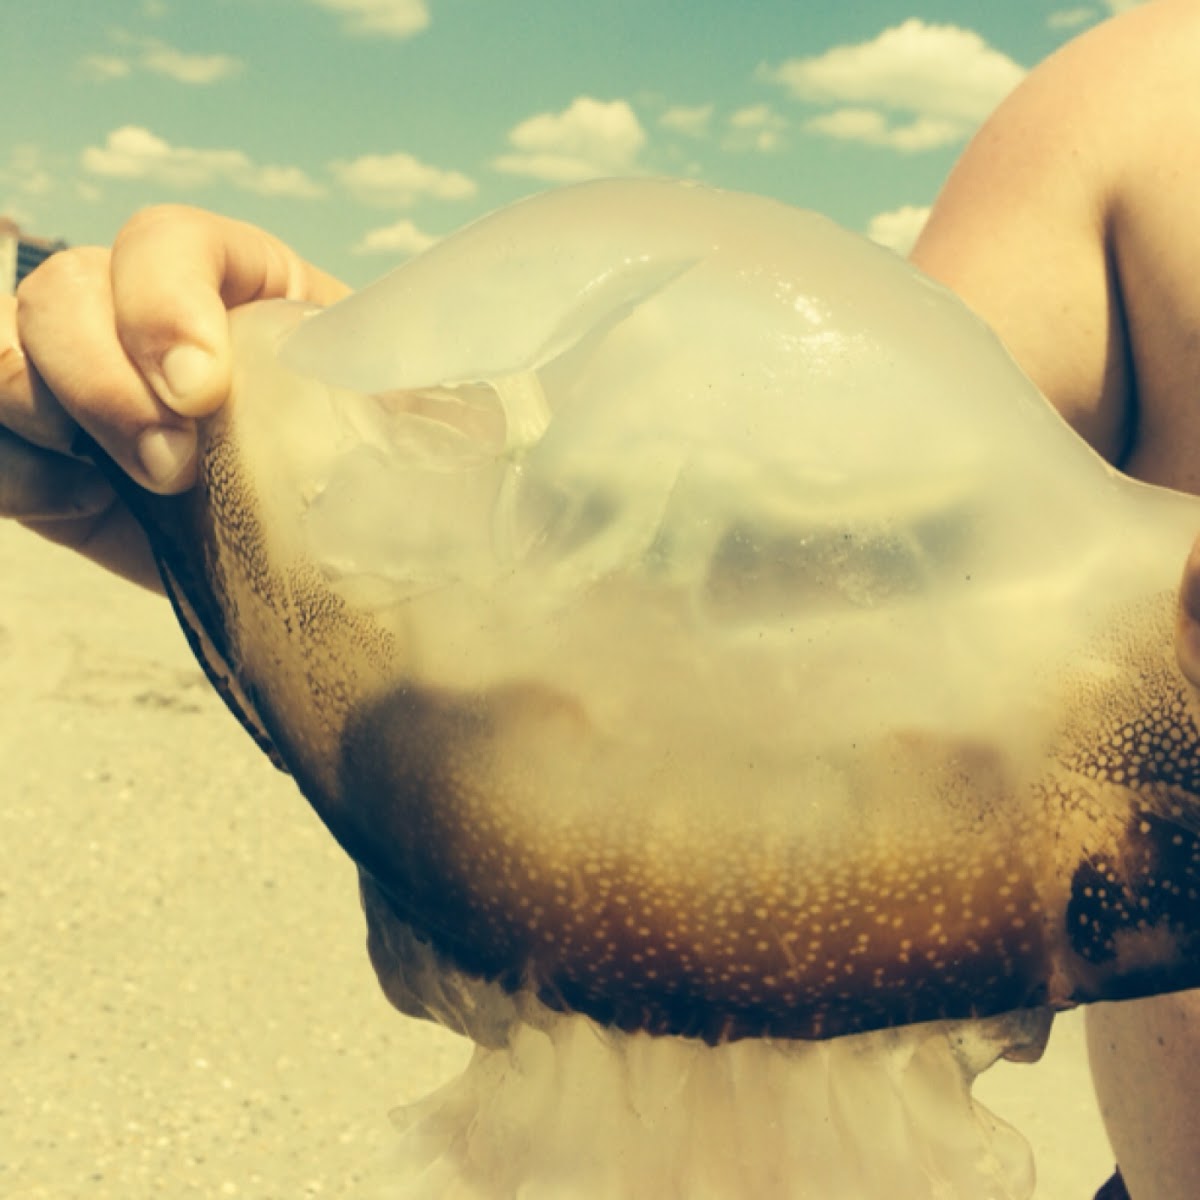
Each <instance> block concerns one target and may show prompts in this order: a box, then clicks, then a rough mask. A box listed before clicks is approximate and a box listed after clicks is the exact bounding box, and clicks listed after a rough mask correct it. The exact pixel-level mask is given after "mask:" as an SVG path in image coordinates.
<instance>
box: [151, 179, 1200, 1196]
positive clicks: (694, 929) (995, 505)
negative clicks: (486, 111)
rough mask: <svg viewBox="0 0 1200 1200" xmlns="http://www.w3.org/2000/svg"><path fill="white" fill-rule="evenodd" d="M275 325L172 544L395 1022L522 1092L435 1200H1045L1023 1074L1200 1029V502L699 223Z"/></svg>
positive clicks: (636, 218)
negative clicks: (977, 1096)
mask: <svg viewBox="0 0 1200 1200" xmlns="http://www.w3.org/2000/svg"><path fill="white" fill-rule="evenodd" d="M232 320H233V325H234V333H235V350H236V367H235V377H234V387H233V395H232V397H231V400H230V402H229V404H228V405H226V407H225V408H224V409H223V410H222V412H221V413H220V414H218V415H217V416H216V417H215V418H214V419H212V420H211V421H209V422H206V423H205V424H204V426H203V428H202V430H201V483H200V485H199V487H198V488H197V489H195V490H194V491H193V492H191V493H189V494H188V495H187V496H184V497H177V498H169V499H165V498H155V497H145V496H134V497H132V498H131V502H132V503H133V504H134V505H135V508H136V511H137V513H138V515H139V516H140V518H141V519H142V521H143V523H144V524H145V525H146V527H147V530H148V532H149V534H150V537H151V541H152V543H153V544H154V546H155V549H156V553H157V555H158V558H159V561H160V565H161V567H162V571H163V576H164V580H165V582H166V585H167V588H168V591H169V593H170V594H171V596H172V599H173V601H174V603H175V604H176V608H177V611H178V612H179V615H180V617H181V620H182V623H183V624H184V626H185V629H186V630H187V631H188V633H189V637H190V638H191V639H192V643H193V647H194V648H195V649H196V651H197V653H198V655H199V656H200V658H201V660H202V661H203V662H204V664H205V666H206V668H207V669H208V671H209V674H210V677H211V678H212V679H213V681H214V683H215V684H216V685H217V686H218V688H219V689H220V690H221V691H222V693H223V694H224V695H225V697H226V699H227V700H228V701H229V703H230V705H231V707H232V708H233V709H234V710H235V712H237V713H238V715H239V716H240V717H241V719H242V720H243V723H244V724H245V725H246V726H247V728H248V729H249V730H250V731H251V732H252V733H253V734H254V735H255V736H256V738H257V739H258V740H259V743H260V745H262V746H263V747H264V749H266V750H267V751H268V752H269V753H271V754H272V756H273V757H274V758H275V759H276V761H277V762H279V763H280V764H282V765H285V766H286V767H287V769H289V770H290V771H291V772H292V774H293V775H294V776H295V778H296V780H297V782H298V784H299V786H300V788H301V790H302V791H303V792H304V794H305V795H306V796H307V798H308V799H309V801H310V802H311V803H312V804H313V806H314V807H315V808H316V810H317V811H318V813H319V814H320V815H321V817H322V818H323V820H324V821H325V822H326V824H327V825H328V827H329V829H330V830H331V832H332V833H333V835H334V836H335V837H336V838H337V839H338V840H339V842H340V843H341V844H342V845H343V846H344V847H345V849H346V850H347V851H348V852H349V854H350V855H351V856H352V857H353V858H354V860H355V861H356V863H357V864H358V866H359V868H360V873H361V877H362V881H363V897H364V907H365V910H366V914H367V920H368V929H369V950H370V953H371V958H372V962H373V963H374V965H375V968H376V971H377V973H378V975H379V978H380V981H381V983H382V985H383V988H384V990H385V992H386V993H387V995H388V997H389V998H390V999H391V1000H392V1002H393V1003H394V1004H395V1005H396V1006H397V1007H398V1008H400V1009H401V1010H402V1011H404V1012H407V1013H410V1014H413V1015H417V1016H423V1017H428V1018H431V1019H434V1020H437V1021H440V1022H442V1023H443V1024H446V1025H448V1026H449V1027H451V1028H453V1029H456V1030H458V1031H459V1032H462V1033H464V1034H466V1035H467V1036H469V1037H471V1038H472V1039H473V1040H474V1041H475V1042H476V1044H477V1046H478V1047H479V1050H478V1051H477V1053H476V1056H475V1058H474V1060H473V1063H472V1065H471V1067H470V1068H469V1069H468V1071H467V1073H466V1074H465V1075H464V1077H463V1078H462V1079H461V1080H460V1081H458V1082H456V1083H455V1084H452V1085H450V1087H449V1089H448V1090H447V1091H445V1092H444V1093H441V1094H439V1095H438V1096H436V1097H435V1098H432V1099H431V1100H430V1101H427V1102H425V1104H424V1105H422V1106H419V1107H418V1108H417V1109H416V1110H414V1111H413V1112H411V1113H410V1114H409V1115H408V1116H407V1117H406V1118H405V1119H404V1124H405V1128H406V1130H407V1133H406V1139H405V1145H406V1147H407V1150H406V1153H407V1154H408V1162H407V1166H406V1168H405V1171H406V1173H407V1174H406V1177H407V1178H408V1179H409V1183H407V1184H405V1185H403V1186H406V1187H408V1188H409V1190H408V1191H400V1192H398V1193H397V1194H404V1195H407V1194H411V1195H438V1196H451V1195H463V1196H492V1195H495V1196H507V1195H516V1194H520V1195H522V1196H534V1195H542V1194H544V1195H547V1196H556V1197H561V1196H568V1195H579V1196H609V1195H613V1196H621V1195H645V1194H654V1195H660V1194H661V1195H669V1194H681V1195H684V1194H686V1195H689V1196H699V1195H712V1196H736V1195H746V1194H753V1195H756V1196H764V1197H766V1196H781V1197H783V1196H800V1197H803V1196H820V1197H822V1200H830V1198H834V1197H839V1196H845V1197H847V1198H848V1197H852V1196H853V1197H861V1196H867V1195H873V1194H880V1195H883V1194H887V1195H888V1196H890V1197H895V1196H912V1197H917V1196H928V1195H953V1196H962V1197H967V1196H975V1195H979V1196H985V1195H986V1196H1012V1197H1016V1196H1024V1195H1028V1190H1029V1188H1030V1187H1031V1186H1032V1185H1031V1183H1030V1182H1029V1175H1028V1163H1027V1159H1026V1158H1025V1157H1024V1152H1023V1151H1022V1150H1021V1144H1020V1142H1019V1139H1016V1140H1014V1138H1013V1137H1010V1136H1009V1135H1008V1134H1006V1133H1005V1132H1004V1131H1003V1130H1002V1129H1001V1128H1000V1127H999V1126H997V1124H996V1123H995V1122H994V1120H992V1119H991V1118H990V1117H989V1116H988V1115H987V1114H985V1113H984V1112H982V1110H981V1109H980V1108H979V1107H978V1106H977V1105H976V1104H975V1103H974V1101H973V1100H972V1099H971V1097H970V1082H971V1079H972V1078H973V1077H974V1075H975V1074H977V1073H978V1071H979V1070H981V1069H983V1067H985V1066H986V1065H987V1063H988V1062H990V1061H992V1060H993V1059H994V1058H995V1057H997V1056H998V1055H999V1054H1001V1053H1010V1054H1018V1053H1026V1054H1028V1053H1034V1052H1036V1048H1037V1046H1038V1045H1039V1044H1040V1042H1041V1041H1042V1040H1043V1039H1044V1036H1045V1032H1046V1028H1047V1026H1046V1020H1045V1017H1044V1013H1045V1011H1046V1010H1048V1009H1055V1008H1062V1007H1066V1006H1069V1005H1072V1004H1076V1003H1081V1002H1086V1001H1089V1000H1094V999H1101V998H1121V997H1124V996H1132V995H1140V994H1148V993H1152V992H1156V991H1162V990H1169V989H1172V988H1182V987H1188V986H1193V985H1197V984H1200V954H1198V953H1197V950H1198V949H1200V904H1198V903H1197V891H1198V888H1200V880H1198V878H1197V876H1198V874H1200V854H1198V850H1197V846H1198V841H1197V833H1198V829H1197V826H1198V813H1200V803H1198V801H1197V798H1196V791H1197V760H1196V726H1195V716H1196V709H1195V703H1194V700H1193V698H1192V696H1191V694H1190V693H1189V692H1188V691H1187V690H1186V688H1185V687H1184V685H1183V682H1182V680H1181V678H1180V676H1179V674H1178V672H1177V670H1176V668H1175V666H1174V661H1173V658H1172V652H1171V623H1172V619H1173V605H1174V591H1175V585H1176V580H1177V573H1178V571H1179V568H1180V564H1181V563H1182V562H1183V560H1184V557H1185V555H1186V552H1187V549H1188V547H1189V546H1190V543H1191V539H1192V537H1193V535H1194V532H1195V530H1196V528H1197V527H1200V501H1196V500H1193V499H1191V498H1188V497H1183V496H1179V495H1175V494H1173V493H1167V492H1163V491H1159V490H1155V489H1151V488H1146V487H1142V486H1139V485H1136V484H1133V483H1132V482H1130V481H1129V480H1127V479H1124V478H1123V477H1121V476H1119V475H1118V474H1117V473H1115V472H1114V471H1112V470H1111V469H1109V468H1108V467H1107V466H1106V465H1105V464H1104V463H1103V462H1102V461H1101V460H1100V459H1099V458H1097V457H1096V456H1095V455H1094V454H1093V453H1092V452H1091V451H1090V450H1088V448H1087V447H1086V446H1085V445H1084V444H1083V443H1082V442H1081V441H1079V439H1078V438H1076V437H1075V435H1074V434H1073V433H1072V432H1071V431H1070V430H1069V429H1068V428H1067V427H1066V426H1065V425H1064V424H1063V423H1062V421H1061V420H1060V419H1059V418H1058V417H1057V415H1056V414H1054V412H1053V411H1052V410H1051V409H1050V407H1049V406H1048V405H1047V404H1046V402H1045V401H1044V400H1043V399H1042V398H1041V397H1040V396H1039V395H1038V394H1037V393H1036V392H1035V391H1034V389H1033V388H1032V387H1031V385H1030V384H1029V383H1028V382H1027V381H1025V380H1024V379H1023V377H1022V376H1021V375H1020V373H1019V372H1018V371H1017V369H1016V368H1015V366H1014V365H1013V364H1012V362H1011V360H1010V359H1009V358H1008V356H1007V355H1006V354H1005V352H1004V351H1003V350H1002V349H1001V347H1000V346H999V344H998V343H997V342H996V341H995V339H994V338H993V337H992V336H991V335H990V334H989V333H988V332H987V331H986V330H985V329H984V328H983V327H982V326H981V325H980V324H979V323H978V322H977V321H976V320H975V319H974V318H973V317H971V316H970V315H969V314H968V313H967V312H966V311H965V310H964V309H963V308H962V307H961V306H960V305H959V304H958V303H957V302H956V301H955V300H954V299H953V298H952V297H951V296H950V295H949V294H948V293H946V292H945V291H943V290H942V289H940V288H939V287H937V286H936V285H934V284H932V283H930V282H929V281H927V280H925V279H923V278H922V277H921V276H920V275H918V274H917V273H916V272H914V271H913V270H912V269H911V268H909V267H908V266H907V265H906V264H904V263H903V262H902V261H901V260H899V259H898V258H896V257H895V256H894V255H892V254H891V253H890V252H888V251H884V250H881V249H879V248H878V247H874V246H872V245H870V244H869V243H866V242H864V241H862V240H861V239H859V238H857V237H855V236H853V235H850V234H848V233H845V232H844V231H841V230H839V229H837V228H836V227H835V226H833V225H831V224H830V223H828V222H826V221H823V220H822V219H820V218H817V217H815V216H813V215H811V214H807V213H801V212H798V211H796V210H793V209H790V208H788V207H786V206H783V205H779V204H776V203H773V202H771V201H767V200H763V199H759V198H754V197H749V196H740V195H732V194H729V193H721V192H715V191H712V190H709V189H706V188H702V187H699V186H696V185H691V184H677V183H669V182H661V181H647V180H640V181H621V182H606V183H598V184H590V185H585V186H582V187H579V188H572V189H565V190H563V191H560V192H555V193H549V194H546V195H544V196H540V197H536V198H534V199H532V200H530V201H526V202H523V203H522V204H519V205H517V206H514V207H513V208H510V209H508V210H505V211H502V212H500V213H498V214H495V215H493V216H491V217H488V218H485V219H484V220H482V221H480V222H478V223H476V224H475V225H472V226H470V227H468V228H467V229H466V230H464V231H462V232H461V233H459V234H457V235H455V236H454V237H452V238H450V239H448V240H446V241H445V242H443V243H440V244H438V245H436V246H435V247H433V248H432V249H431V250H429V251H427V252H426V253H425V254H424V255H422V256H420V257H419V258H417V259H415V260H413V261H412V262H410V263H408V264H406V265H405V266H403V267H401V268H400V269H399V270H397V271H396V272H394V273H393V274H392V275H390V276H388V277H386V278H385V279H384V280H382V281H381V282H380V283H378V284H376V285H374V286H373V287H371V288H368V289H366V290H365V291H363V292H361V293H359V294H358V295H356V296H353V297H350V298H349V299H347V300H346V301H343V302H342V303H341V304H339V305H336V306H334V307H333V308H331V309H329V310H327V311H323V312H313V311H311V310H309V309H306V308H304V307H303V306H297V305H289V304H282V303H275V304H269V305H261V306H252V307H249V308H247V309H245V310H241V311H239V312H236V313H234V314H233V315H232ZM1006 1014H1009V1015H1006ZM1013 1014H1015V1015H1013ZM982 1018H988V1020H987V1021H984V1022H982V1023H981V1019H982ZM930 1022H932V1024H927V1023H930ZM398 1186H400V1185H398ZM939 1188H940V1189H941V1191H939V1190H938V1189H939ZM539 1189H540V1190H539Z"/></svg>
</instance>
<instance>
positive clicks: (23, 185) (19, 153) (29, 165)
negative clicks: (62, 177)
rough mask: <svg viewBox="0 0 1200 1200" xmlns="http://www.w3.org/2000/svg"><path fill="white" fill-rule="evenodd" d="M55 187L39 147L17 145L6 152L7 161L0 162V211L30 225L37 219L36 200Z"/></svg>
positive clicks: (23, 224) (32, 225) (37, 204)
mask: <svg viewBox="0 0 1200 1200" xmlns="http://www.w3.org/2000/svg"><path fill="white" fill-rule="evenodd" d="M56 187H57V183H56V180H55V178H54V176H53V175H52V174H51V173H50V170H49V169H47V165H46V160H45V156H44V154H43V152H42V149H41V147H39V146H37V145H34V144H32V143H21V144H18V145H16V146H14V147H13V148H12V149H11V150H10V151H9V153H8V158H7V160H6V161H4V162H0V213H3V214H4V215H5V216H7V217H9V218H10V219H12V220H14V221H16V222H17V224H19V225H22V226H26V227H28V228H33V227H34V226H35V225H36V224H37V220H38V218H37V215H36V213H37V209H38V207H39V203H38V202H39V201H40V200H41V199H42V197H44V196H47V195H49V194H50V193H51V192H53V191H54V190H55V189H56Z"/></svg>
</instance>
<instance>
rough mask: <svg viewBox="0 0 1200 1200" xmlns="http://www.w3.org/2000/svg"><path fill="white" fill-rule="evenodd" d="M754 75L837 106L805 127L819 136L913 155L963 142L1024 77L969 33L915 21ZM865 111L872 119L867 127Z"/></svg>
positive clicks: (809, 98) (801, 96)
mask: <svg viewBox="0 0 1200 1200" xmlns="http://www.w3.org/2000/svg"><path fill="white" fill-rule="evenodd" d="M760 74H761V75H762V76H763V77H764V78H766V79H768V80H770V81H772V82H774V83H777V84H779V85H781V86H782V87H784V88H786V89H787V90H788V91H789V92H790V93H791V94H792V95H793V96H794V97H795V98H796V99H798V100H803V101H807V102H810V103H819V104H834V105H837V106H839V108H838V110H835V112H834V113H831V114H829V115H828V118H827V119H820V118H814V119H813V122H810V124H809V128H811V129H814V130H815V131H817V132H820V133H824V134H826V135H828V136H830V137H848V138H851V139H854V140H858V141H867V142H870V143H872V144H874V145H883V146H891V147H893V148H895V149H900V150H916V149H928V148H930V147H932V146H939V145H946V144H948V143H949V142H951V141H958V140H961V139H963V138H966V137H967V136H968V135H969V134H970V133H971V132H972V131H973V130H974V128H975V126H977V125H978V124H979V123H980V122H981V121H982V120H983V119H984V117H986V116H987V115H988V113H990V112H991V110H992V109H993V108H995V106H996V105H997V104H998V103H999V102H1000V101H1001V100H1002V99H1003V98H1004V96H1006V95H1007V94H1008V93H1009V92H1010V91H1011V90H1012V89H1013V88H1014V87H1015V86H1016V85H1017V84H1018V83H1019V82H1020V81H1021V79H1022V78H1023V77H1024V75H1025V71H1024V68H1022V67H1020V66H1019V65H1018V64H1017V63H1015V62H1014V61H1013V60H1012V59H1011V58H1009V57H1008V56H1007V55H1005V54H1002V53H1000V51H998V50H995V49H993V48H992V47H990V46H989V45H987V43H986V42H985V41H984V40H983V38H981V37H980V36H979V34H977V33H975V32H973V31H972V30H969V29H963V28H960V27H959V26H957V25H929V24H926V23H925V22H924V21H921V20H919V19H917V18H915V17H913V18H910V19H909V20H907V21H905V22H903V23H902V24H900V25H896V26H894V27H892V28H890V29H885V30H884V31H883V32H882V33H880V34H879V35H878V37H876V38H874V39H873V40H871V41H868V42H858V43H855V44H853V45H845V46H834V47H833V48H832V49H830V50H827V51H826V52H825V53H824V54H819V55H815V56H813V57H809V58H793V59H789V60H788V61H787V62H784V63H782V64H780V65H779V66H778V67H763V68H761V69H760ZM839 111H840V112H842V113H848V114H850V115H840V116H839V115H838V113H839ZM868 112H870V113H874V114H875V116H874V117H873V118H872V119H871V121H870V122H868V120H867V118H866V117H865V116H864V114H865V113H868ZM897 113H900V114H903V116H902V117H900V118H897V117H896V116H895V114H897ZM814 122H815V123H814Z"/></svg>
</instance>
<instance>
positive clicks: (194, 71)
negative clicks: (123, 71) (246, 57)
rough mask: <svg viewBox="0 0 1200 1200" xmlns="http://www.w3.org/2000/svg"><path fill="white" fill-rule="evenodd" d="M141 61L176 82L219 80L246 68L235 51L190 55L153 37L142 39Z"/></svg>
mask: <svg viewBox="0 0 1200 1200" xmlns="http://www.w3.org/2000/svg"><path fill="white" fill-rule="evenodd" d="M140 62H141V65H142V67H144V68H145V70H147V71H149V72H151V73H152V74H154V75H165V76H166V77H167V78H168V79H174V80H175V82H176V83H191V84H206V83H216V81H217V80H218V79H225V78H227V77H228V76H230V75H235V74H236V73H237V72H238V71H240V70H241V69H242V63H241V60H240V59H237V58H234V57H233V55H232V54H188V53H187V52H186V51H183V50H176V49H175V47H174V46H168V45H167V44H166V43H165V42H160V41H157V40H155V39H153V38H146V39H145V40H144V41H143V42H142V52H141V57H140Z"/></svg>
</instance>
